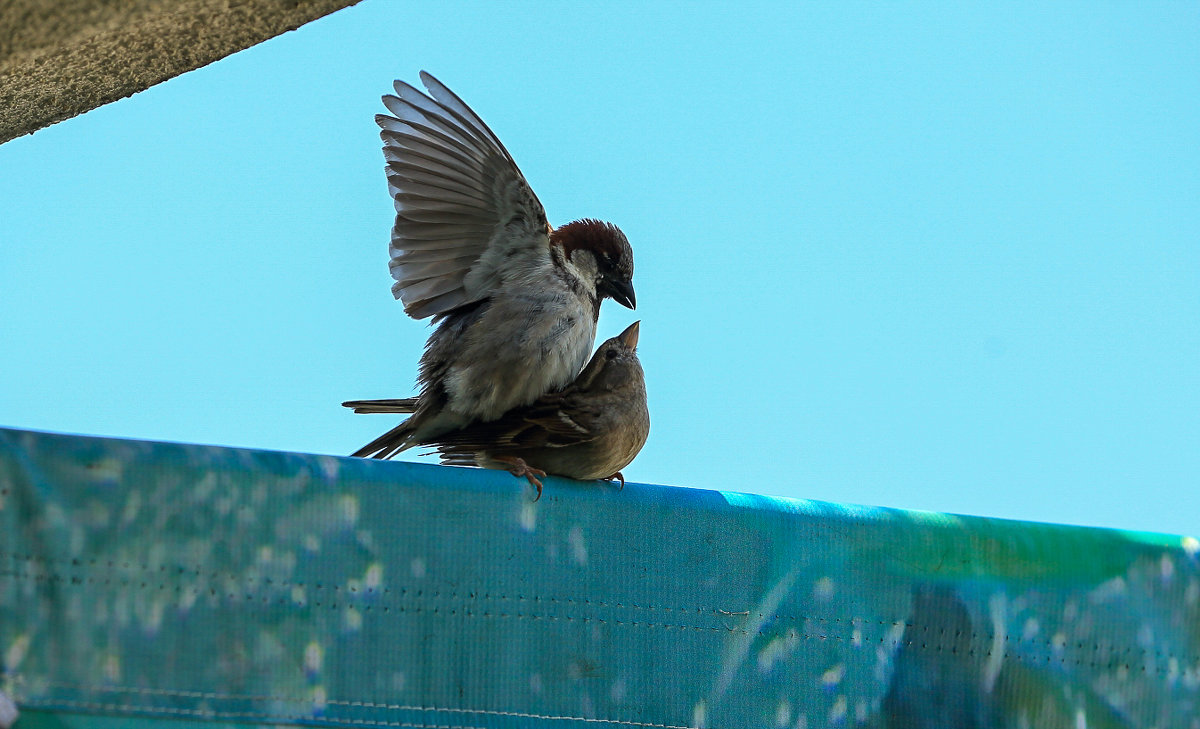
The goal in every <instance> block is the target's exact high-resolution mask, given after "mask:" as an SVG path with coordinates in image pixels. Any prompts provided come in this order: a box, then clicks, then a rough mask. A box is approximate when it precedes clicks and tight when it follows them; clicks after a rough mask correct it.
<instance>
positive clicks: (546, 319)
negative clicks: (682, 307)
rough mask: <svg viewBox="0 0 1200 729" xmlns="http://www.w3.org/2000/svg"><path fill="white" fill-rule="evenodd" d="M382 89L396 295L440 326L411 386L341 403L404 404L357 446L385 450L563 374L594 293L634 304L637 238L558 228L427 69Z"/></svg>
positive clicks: (540, 389) (576, 364)
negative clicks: (408, 390) (395, 419)
mask: <svg viewBox="0 0 1200 729" xmlns="http://www.w3.org/2000/svg"><path fill="white" fill-rule="evenodd" d="M421 80H422V81H423V82H424V84H425V88H426V89H427V91H428V94H426V93H422V92H421V91H419V90H417V89H416V88H414V87H413V86H410V85H408V84H406V83H404V82H403V81H396V82H395V84H394V88H395V91H396V93H395V95H390V94H389V95H387V96H384V97H383V103H384V106H386V107H387V109H388V111H390V112H391V114H390V115H389V114H379V115H377V116H376V117H375V121H376V123H378V124H379V126H380V127H381V129H382V131H381V132H380V136H381V137H382V139H383V154H384V158H385V160H386V162H387V166H386V172H387V180H388V189H389V191H390V192H391V195H392V198H393V200H394V202H395V207H396V222H395V224H394V226H393V227H392V238H391V245H390V247H389V249H388V251H389V255H390V256H391V262H390V268H391V273H392V278H394V279H395V283H394V284H393V285H392V294H393V295H394V296H395V297H396V298H398V299H400V300H401V301H402V302H403V304H404V311H405V312H406V313H407V314H408V315H409V316H411V317H413V318H414V319H424V318H427V317H432V323H433V324H434V325H435V326H436V329H435V330H434V331H433V333H432V334H431V335H430V337H429V340H428V342H427V343H426V345H425V351H424V354H423V355H422V356H421V362H420V366H419V373H418V377H417V383H418V386H419V395H418V396H417V397H415V398H403V399H395V400H352V401H348V402H345V403H343V405H345V406H346V407H350V408H353V409H354V411H355V412H357V413H378V412H384V413H411V414H412V417H410V418H408V419H407V420H406V421H404V423H402V424H401V425H399V426H397V427H395V428H393V429H392V430H390V431H388V432H387V433H384V434H383V435H382V436H380V437H379V438H376V439H375V440H373V441H371V442H370V443H368V444H367V445H365V446H363V447H362V448H360V449H358V450H357V451H355V452H354V453H353V454H352V455H354V456H370V457H375V458H390V457H392V456H394V455H396V454H397V453H399V452H401V451H403V450H405V449H407V448H410V447H412V446H413V445H416V444H417V443H418V442H421V441H424V440H428V439H430V438H434V437H437V436H438V435H441V434H444V433H448V432H450V431H453V430H457V429H459V428H463V427H465V426H467V425H470V424H471V423H475V422H487V421H491V420H495V419H496V418H499V417H500V416H501V415H503V414H504V413H506V412H508V411H509V410H512V409H513V408H516V407H522V406H525V405H529V404H530V403H532V402H534V401H535V400H537V399H538V398H539V397H541V396H542V395H544V394H546V393H547V392H553V391H555V390H560V389H562V388H564V387H566V386H567V385H568V384H570V383H571V381H572V380H573V379H575V376H576V375H577V374H578V373H579V371H580V369H581V368H582V367H583V365H584V363H585V362H586V361H587V359H588V354H589V353H590V352H591V349H592V345H593V344H594V342H595V340H596V321H597V319H598V317H599V315H600V303H601V301H603V300H604V299H606V298H611V299H613V300H614V301H616V302H617V303H619V304H621V305H623V306H626V307H628V308H630V309H633V308H635V307H636V298H635V294H634V290H633V249H632V248H631V247H630V245H629V240H628V239H627V238H626V237H625V234H624V233H622V232H621V230H620V229H619V228H617V226H615V225H613V224H611V223H607V222H602V221H599V220H594V219H591V218H584V219H582V220H576V221H573V222H570V223H567V224H566V225H563V226H561V227H558V228H553V227H551V226H550V224H549V223H548V222H547V218H546V212H545V210H544V209H543V208H542V204H541V202H539V201H538V198H537V196H536V195H535V194H534V193H533V190H532V189H531V188H530V186H529V183H528V182H526V180H525V176H524V175H522V174H521V171H520V170H519V169H518V168H517V165H516V163H515V162H514V161H513V159H512V156H511V155H509V153H508V150H506V149H505V148H504V145H503V144H501V143H500V140H499V139H497V138H496V135H495V134H493V133H492V131H491V130H490V129H489V128H488V126H487V125H486V124H484V123H483V120H482V119H480V118H479V116H477V115H476V114H475V112H474V111H472V110H471V109H470V107H468V106H467V105H466V104H465V103H463V101H462V100H461V99H459V98H458V97H457V96H456V95H455V94H454V93H453V92H452V91H450V89H448V88H446V87H445V86H444V85H442V83H441V82H439V81H438V80H437V79H435V78H434V77H433V76H431V75H429V74H428V73H425V72H421Z"/></svg>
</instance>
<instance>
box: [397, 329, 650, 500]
mask: <svg viewBox="0 0 1200 729" xmlns="http://www.w3.org/2000/svg"><path fill="white" fill-rule="evenodd" d="M640 323H641V322H634V323H633V324H632V325H631V326H630V327H629V328H628V329H626V330H625V331H623V332H621V333H620V334H618V335H617V336H615V337H613V338H612V339H609V340H607V341H606V342H604V343H603V344H601V345H600V347H599V348H598V349H597V350H596V353H595V354H594V355H592V359H591V361H589V362H588V363H587V366H586V367H584V368H583V371H582V372H580V373H579V376H578V377H576V378H575V381H574V382H572V383H571V384H570V385H568V386H567V387H566V388H565V389H563V390H562V391H560V392H552V393H549V394H546V395H543V396H541V397H540V398H538V399H537V401H535V402H534V403H533V404H531V405H526V406H525V407H520V408H517V409H515V410H510V411H509V412H507V413H505V414H504V416H502V417H501V418H499V419H497V420H492V421H490V422H486V423H484V422H477V423H473V424H471V425H468V426H466V427H465V428H461V429H459V430H455V431H452V432H450V433H444V434H442V435H439V436H435V437H432V438H425V439H422V440H421V441H420V442H421V445H428V446H435V447H436V448H437V450H438V452H439V453H440V454H441V459H442V463H444V464H447V465H451V466H482V467H484V468H497V469H503V470H507V471H509V472H510V473H512V474H513V475H514V476H524V477H525V478H527V479H528V480H529V483H531V484H533V485H534V486H535V487H536V488H537V492H538V497H541V495H542V482H541V481H539V480H538V478H537V477H538V476H545V475H546V474H547V473H550V474H553V475H556V476H567V477H569V478H576V479H580V480H587V479H606V480H607V479H613V478H619V479H620V480H621V485H622V486H623V485H624V484H625V477H624V476H623V475H621V469H622V468H624V467H625V466H628V465H629V463H630V462H631V461H633V458H634V456H636V455H637V454H638V451H640V450H641V449H642V446H643V445H645V443H646V436H647V435H649V433H650V412H649V411H648V410H647V409H646V381H645V379H644V376H643V374H642V365H641V363H640V362H639V361H638V357H637V342H638V329H639V325H640Z"/></svg>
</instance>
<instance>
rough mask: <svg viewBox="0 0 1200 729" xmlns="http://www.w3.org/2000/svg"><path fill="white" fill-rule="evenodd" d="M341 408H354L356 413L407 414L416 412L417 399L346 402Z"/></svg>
mask: <svg viewBox="0 0 1200 729" xmlns="http://www.w3.org/2000/svg"><path fill="white" fill-rule="evenodd" d="M342 407H347V408H354V412H356V413H390V414H393V415H395V414H401V415H403V414H408V413H415V412H416V411H417V398H415V397H406V398H400V399H392V400H347V401H346V402H344V403H342Z"/></svg>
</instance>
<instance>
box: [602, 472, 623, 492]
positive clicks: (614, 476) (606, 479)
mask: <svg viewBox="0 0 1200 729" xmlns="http://www.w3.org/2000/svg"><path fill="white" fill-rule="evenodd" d="M613 479H620V481H621V485H620V486H618V487H617V491H624V490H625V476H624V475H622V473H621V472H620V471H617V472H616V473H614V474H613V475H611V476H609V477H607V478H605V479H602V480H604V481H612V480H613Z"/></svg>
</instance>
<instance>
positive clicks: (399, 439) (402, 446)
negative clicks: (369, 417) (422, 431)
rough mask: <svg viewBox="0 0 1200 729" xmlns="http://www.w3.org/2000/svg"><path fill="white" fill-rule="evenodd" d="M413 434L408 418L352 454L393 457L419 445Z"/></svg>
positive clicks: (368, 456) (360, 456)
mask: <svg viewBox="0 0 1200 729" xmlns="http://www.w3.org/2000/svg"><path fill="white" fill-rule="evenodd" d="M412 434H413V429H412V428H411V427H409V424H408V421H407V420H406V421H404V422H403V423H400V424H399V425H397V426H396V427H395V428H392V429H391V430H389V431H388V432H386V433H384V434H383V435H381V436H379V437H378V438H376V439H375V440H373V441H371V442H370V443H368V444H366V445H365V446H363V447H362V448H359V449H358V450H356V451H354V452H353V453H351V454H350V455H351V457H354V458H391V457H392V456H394V455H396V454H397V453H400V452H401V451H404V450H407V449H409V448H412V447H413V446H415V445H417V444H416V443H415V442H414V441H413V440H412Z"/></svg>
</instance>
